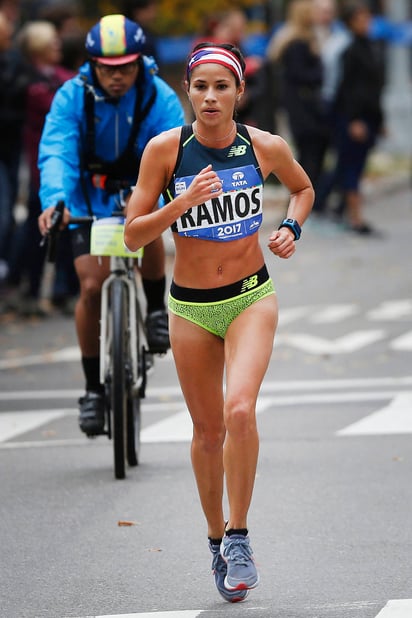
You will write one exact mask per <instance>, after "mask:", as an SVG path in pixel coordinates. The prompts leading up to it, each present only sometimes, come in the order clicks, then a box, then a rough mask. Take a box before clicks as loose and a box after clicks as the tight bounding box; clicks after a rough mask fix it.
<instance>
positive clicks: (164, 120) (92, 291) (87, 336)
mask: <svg viewBox="0 0 412 618" xmlns="http://www.w3.org/2000/svg"><path fill="white" fill-rule="evenodd" d="M144 41H145V38H144V34H143V31H142V29H141V27H140V26H139V25H138V24H137V23H135V22H133V21H131V20H128V19H126V18H125V17H124V16H123V15H120V14H119V15H106V16H105V17H103V18H101V19H100V21H99V22H98V23H97V24H95V25H94V26H93V27H92V28H91V30H90V31H89V32H88V34H87V37H86V51H87V53H88V61H87V62H86V63H85V64H84V65H83V66H82V67H81V68H80V70H79V73H78V75H76V76H75V77H73V78H72V79H70V80H69V81H67V82H66V83H65V84H64V85H63V86H62V87H61V88H60V89H59V90H58V91H57V93H56V95H55V97H54V99H53V103H52V106H51V109H50V112H49V114H48V116H47V118H46V122H45V126H44V130H43V134H42V137H41V141H40V146H39V168H40V175H41V185H40V199H41V203H42V209H43V212H42V214H41V215H40V217H39V227H40V231H41V232H42V234H47V230H48V229H49V228H50V225H51V218H52V214H53V212H54V208H55V205H56V203H57V202H58V201H60V200H63V201H64V202H65V204H66V206H67V209H66V210H65V213H64V219H63V221H64V222H66V223H67V221H68V219H69V216H70V215H72V216H84V215H93V216H94V217H96V218H102V217H108V216H110V215H111V214H112V212H113V211H115V210H118V209H119V206H118V203H117V202H118V198H119V187H120V186H123V187H130V186H131V185H133V184H134V183H135V182H136V177H137V174H138V169H139V163H140V157H141V155H142V152H143V149H144V147H145V146H146V144H147V142H148V141H149V140H150V139H151V138H152V137H154V136H155V135H157V134H158V133H160V132H161V131H163V130H166V129H170V128H172V127H176V126H179V125H181V124H182V121H183V118H184V114H183V108H182V106H181V103H180V101H179V98H178V96H177V95H176V93H175V92H174V91H173V90H172V88H170V86H169V85H167V84H166V83H165V82H164V81H163V80H162V79H161V78H160V77H159V76H157V75H156V70H157V67H156V64H155V62H154V60H153V59H152V58H148V57H146V56H143V55H142V54H141V49H142V47H143V44H144ZM126 190H127V189H126ZM72 227H73V229H71V230H70V232H71V239H72V246H73V253H74V258H75V259H74V265H75V268H76V272H77V275H78V277H79V282H80V295H79V299H78V302H77V305H76V309H75V321H76V330H77V337H78V341H79V346H80V350H81V356H82V366H83V372H84V375H85V381H86V393H85V395H84V396H83V397H81V398H80V399H79V408H80V416H79V425H80V429H81V430H82V431H83V432H85V433H86V434H87V435H89V436H91V435H96V434H99V433H101V432H102V431H103V429H104V392H103V386H102V385H101V384H100V380H99V317H100V292H101V286H102V283H103V281H104V279H105V278H106V277H107V276H108V274H109V258H98V257H96V256H92V255H90V226H89V225H85V226H72ZM141 274H142V282H143V289H144V292H145V296H146V299H147V317H146V326H147V338H148V345H149V348H150V351H151V352H152V353H164V352H165V351H166V350H167V349H168V348H169V346H170V344H169V334H168V318H167V312H166V309H165V303H164V295H165V284H166V281H165V252H164V246H163V241H162V238H161V235H159V237H158V238H156V239H152V241H151V242H150V243H148V245H147V246H146V247H145V251H144V257H143V261H142V268H141Z"/></svg>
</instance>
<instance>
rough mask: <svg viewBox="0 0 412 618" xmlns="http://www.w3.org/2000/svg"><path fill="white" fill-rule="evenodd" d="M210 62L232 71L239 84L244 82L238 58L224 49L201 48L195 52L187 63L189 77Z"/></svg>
mask: <svg viewBox="0 0 412 618" xmlns="http://www.w3.org/2000/svg"><path fill="white" fill-rule="evenodd" d="M208 62H215V63H216V64H221V65H222V66H224V67H226V68H227V69H229V71H232V73H233V74H234V76H235V77H236V79H238V80H239V82H241V81H242V80H243V71H242V67H241V65H240V62H239V60H238V58H237V57H236V56H235V54H233V53H232V52H231V51H229V50H228V49H223V48H222V47H200V48H199V49H197V50H196V51H194V52H193V54H192V55H191V57H190V58H189V61H188V63H187V70H186V75H187V77H188V78H189V77H190V73H191V72H192V71H193V69H194V68H195V67H197V66H198V65H199V64H206V63H208Z"/></svg>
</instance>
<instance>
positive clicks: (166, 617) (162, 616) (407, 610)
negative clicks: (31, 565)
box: [78, 599, 412, 618]
mask: <svg viewBox="0 0 412 618" xmlns="http://www.w3.org/2000/svg"><path fill="white" fill-rule="evenodd" d="M369 605H374V603H369V602H366V603H365V602H361V603H339V604H337V605H335V604H333V605H330V604H329V605H327V609H329V610H330V609H331V608H332V607H333V608H336V609H342V608H344V609H346V610H347V609H350V608H353V609H354V610H358V609H359V608H363V607H368V606H369ZM323 607H324V606H316V609H322V608H323ZM242 609H243V610H244V611H243V612H242V613H244V612H246V613H247V614H249V612H250V613H252V612H253V611H254V610H259V609H260V610H261V609H267V608H262V607H248V608H242ZM311 609H312V606H309V607H308V611H310V610H311ZM209 613H213V612H211V611H210V610H207V609H206V610H201V609H186V610H179V611H167V612H156V611H154V612H144V613H137V614H110V615H107V614H106V615H99V616H95V615H94V616H82V617H81V616H79V617H78V618H200V616H202V615H204V616H207V615H208V614H209ZM214 613H215V612H214ZM220 613H221V612H220V611H219V614H220ZM223 613H224V610H222V615H223ZM411 616H412V599H396V600H393V601H388V602H387V604H386V605H385V607H384V608H382V609H381V611H380V612H379V613H378V614H377V615H376V616H375V618H411Z"/></svg>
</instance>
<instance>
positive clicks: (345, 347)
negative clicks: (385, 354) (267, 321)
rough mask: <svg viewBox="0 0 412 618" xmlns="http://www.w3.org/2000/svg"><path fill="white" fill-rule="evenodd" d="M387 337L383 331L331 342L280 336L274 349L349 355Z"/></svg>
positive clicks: (302, 335) (303, 336)
mask: <svg viewBox="0 0 412 618" xmlns="http://www.w3.org/2000/svg"><path fill="white" fill-rule="evenodd" d="M385 335H386V333H385V331H383V330H359V331H355V332H352V333H348V334H347V335H344V336H343V337H338V338H337V339H332V340H331V339H325V338H323V337H315V336H314V335H309V334H307V333H290V334H280V335H277V336H276V337H275V342H274V347H278V346H279V345H289V346H291V347H293V348H297V349H298V350H302V351H303V352H308V353H309V354H328V355H333V354H349V353H351V352H356V351H358V350H360V349H362V348H364V347H366V346H368V345H371V344H372V343H376V341H379V340H381V339H383V338H384V337H385Z"/></svg>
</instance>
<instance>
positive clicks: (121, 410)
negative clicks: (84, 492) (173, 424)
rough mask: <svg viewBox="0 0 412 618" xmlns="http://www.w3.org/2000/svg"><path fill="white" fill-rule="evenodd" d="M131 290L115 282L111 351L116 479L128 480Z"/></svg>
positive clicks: (112, 288)
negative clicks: (128, 342)
mask: <svg viewBox="0 0 412 618" xmlns="http://www.w3.org/2000/svg"><path fill="white" fill-rule="evenodd" d="M127 301H128V296H127V289H126V286H125V285H124V283H123V282H122V281H120V280H118V279H115V280H114V281H113V283H112V285H111V289H110V305H111V319H112V333H113V337H112V349H111V352H112V353H111V389H110V390H111V398H110V399H111V415H112V423H111V426H112V438H113V451H114V475H115V477H116V478H117V479H124V478H125V476H126V471H125V456H126V442H127V400H128V396H127V390H128V388H127V387H128V379H127V374H126V354H127V341H128V331H127Z"/></svg>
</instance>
